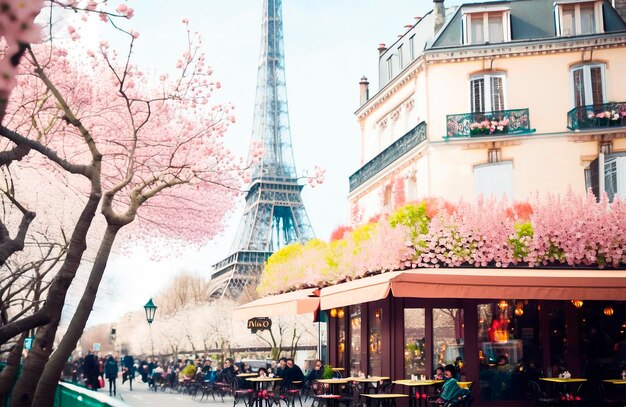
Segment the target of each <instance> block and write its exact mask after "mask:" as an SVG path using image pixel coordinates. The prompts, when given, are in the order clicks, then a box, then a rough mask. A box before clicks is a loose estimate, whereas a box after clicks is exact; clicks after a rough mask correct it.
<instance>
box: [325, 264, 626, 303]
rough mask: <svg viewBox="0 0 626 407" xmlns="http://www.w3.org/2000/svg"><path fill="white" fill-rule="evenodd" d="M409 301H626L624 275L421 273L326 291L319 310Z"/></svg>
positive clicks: (493, 271) (513, 271) (381, 277)
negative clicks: (391, 300) (389, 297)
mask: <svg viewBox="0 0 626 407" xmlns="http://www.w3.org/2000/svg"><path fill="white" fill-rule="evenodd" d="M389 292H391V293H392V295H393V296H394V297H405V298H474V299H497V298H516V299H529V300H531V299H543V300H572V299H579V300H622V301H623V300H626V270H597V269H567V270H557V269H538V268H533V269H474V268H450V269H441V268H439V269H434V268H433V269H420V270H409V271H395V272H390V273H383V274H379V275H376V276H372V277H366V278H363V279H360V280H355V281H350V282H347V283H344V284H338V285H335V286H331V287H326V288H323V289H322V291H321V294H320V297H321V300H320V304H321V309H331V308H337V307H343V306H347V305H354V304H361V303H365V302H371V301H376V300H380V299H383V298H385V297H387V295H388V294H389Z"/></svg>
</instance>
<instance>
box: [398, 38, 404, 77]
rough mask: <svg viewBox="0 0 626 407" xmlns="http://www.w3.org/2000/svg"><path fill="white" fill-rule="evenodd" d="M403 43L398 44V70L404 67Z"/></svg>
mask: <svg viewBox="0 0 626 407" xmlns="http://www.w3.org/2000/svg"><path fill="white" fill-rule="evenodd" d="M403 45H404V44H400V45H398V65H399V66H400V71H402V70H403V69H404V63H405V58H404V56H405V55H404V47H403Z"/></svg>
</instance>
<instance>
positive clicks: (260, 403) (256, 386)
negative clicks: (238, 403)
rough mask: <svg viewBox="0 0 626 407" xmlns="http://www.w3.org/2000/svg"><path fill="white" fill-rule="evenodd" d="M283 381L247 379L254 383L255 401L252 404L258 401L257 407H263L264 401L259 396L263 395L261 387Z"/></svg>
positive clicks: (274, 378) (272, 378)
mask: <svg viewBox="0 0 626 407" xmlns="http://www.w3.org/2000/svg"><path fill="white" fill-rule="evenodd" d="M281 380H283V379H282V378H280V377H250V378H247V379H246V381H248V382H252V383H253V384H254V400H253V401H252V404H254V402H255V401H256V405H257V407H263V399H262V398H261V397H260V396H259V395H260V394H261V390H263V389H261V386H262V385H263V383H274V382H280V381H281Z"/></svg>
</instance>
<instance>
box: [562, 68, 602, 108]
mask: <svg viewBox="0 0 626 407" xmlns="http://www.w3.org/2000/svg"><path fill="white" fill-rule="evenodd" d="M571 72H572V75H571V81H572V89H573V90H574V92H573V97H574V103H573V105H574V107H578V106H586V105H601V104H604V103H606V97H605V91H604V64H588V65H579V66H576V67H574V68H572V70H571Z"/></svg>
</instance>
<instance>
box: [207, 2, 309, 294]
mask: <svg viewBox="0 0 626 407" xmlns="http://www.w3.org/2000/svg"><path fill="white" fill-rule="evenodd" d="M262 30H263V38H262V40H261V59H260V64H259V69H258V73H257V87H256V100H255V105H254V120H253V130H252V139H253V140H256V141H258V142H260V143H261V144H262V146H263V149H264V155H263V158H262V160H261V161H260V162H259V163H257V164H256V165H255V167H254V168H253V169H252V180H251V182H250V186H249V187H248V193H247V195H246V205H245V210H244V214H243V218H242V219H241V222H240V224H239V229H238V230H237V235H236V237H235V241H234V242H233V246H232V248H231V252H233V254H232V255H230V256H229V257H227V258H225V259H224V260H222V261H220V262H219V263H217V264H215V265H213V274H212V275H211V285H210V288H209V291H210V296H211V298H223V297H226V298H232V299H237V298H238V297H239V296H240V295H241V293H242V291H243V289H244V288H245V287H246V286H247V285H250V284H252V285H256V284H257V282H258V279H259V276H260V275H261V271H262V270H263V266H264V264H265V262H266V261H267V259H268V258H269V257H270V256H271V255H272V253H273V252H274V251H276V250H278V249H280V248H281V247H283V246H285V245H288V244H290V243H294V242H303V243H304V242H306V241H307V240H310V239H312V238H314V237H315V235H314V234H313V229H312V228H311V224H310V222H309V217H308V216H307V213H306V210H305V208H304V204H303V203H302V197H301V195H300V192H301V191H302V188H303V187H302V185H299V184H298V177H297V175H296V166H295V163H294V159H293V151H292V149H291V132H290V130H289V112H288V109H287V84H286V81H285V51H284V47H283V20H282V0H263V22H262Z"/></svg>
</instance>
